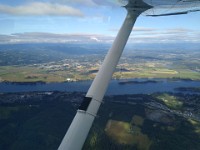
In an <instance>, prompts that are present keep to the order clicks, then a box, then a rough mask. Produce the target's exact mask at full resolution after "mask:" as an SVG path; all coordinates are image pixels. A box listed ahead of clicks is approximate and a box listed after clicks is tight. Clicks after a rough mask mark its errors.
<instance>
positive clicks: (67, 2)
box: [53, 0, 96, 6]
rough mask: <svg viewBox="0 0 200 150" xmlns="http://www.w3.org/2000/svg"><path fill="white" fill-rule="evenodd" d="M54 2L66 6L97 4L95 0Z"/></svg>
mask: <svg viewBox="0 0 200 150" xmlns="http://www.w3.org/2000/svg"><path fill="white" fill-rule="evenodd" d="M53 1H55V2H59V3H65V4H75V5H77V4H78V5H84V6H96V3H95V2H94V1H93V0H53Z"/></svg>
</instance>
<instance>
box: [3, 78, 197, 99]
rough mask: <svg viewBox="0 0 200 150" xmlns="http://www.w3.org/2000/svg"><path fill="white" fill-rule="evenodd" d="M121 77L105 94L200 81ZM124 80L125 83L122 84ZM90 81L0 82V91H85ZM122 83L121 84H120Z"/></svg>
mask: <svg viewBox="0 0 200 150" xmlns="http://www.w3.org/2000/svg"><path fill="white" fill-rule="evenodd" d="M148 81H149V80H148V79H128V80H125V79H121V80H111V81H110V84H109V87H108V90H107V92H106V95H122V94H151V93H155V92H177V91H176V90H175V88H178V87H200V81H187V80H168V79H151V81H153V82H148ZM154 81H155V82H154ZM124 82H125V84H124ZM91 83H92V81H78V82H65V83H45V84H43V83H36V84H17V83H4V82H1V83H0V93H9V92H31V91H66V92H87V90H88V88H89V86H90V85H91ZM120 83H123V84H120Z"/></svg>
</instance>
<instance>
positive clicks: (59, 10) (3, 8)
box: [0, 2, 83, 17]
mask: <svg viewBox="0 0 200 150" xmlns="http://www.w3.org/2000/svg"><path fill="white" fill-rule="evenodd" d="M0 13H3V14H11V15H40V16H41V15H55V16H77V17H82V16H83V13H82V12H81V11H80V10H78V9H76V8H73V7H70V6H66V5H61V4H56V3H43V2H32V3H28V4H24V5H19V6H8V5H0Z"/></svg>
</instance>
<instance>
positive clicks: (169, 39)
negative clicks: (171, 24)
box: [0, 28, 200, 44]
mask: <svg viewBox="0 0 200 150" xmlns="http://www.w3.org/2000/svg"><path fill="white" fill-rule="evenodd" d="M136 31H137V32H135V31H133V34H131V36H130V38H129V42H128V43H185V42H189V43H200V41H199V39H200V31H196V30H187V29H177V28H175V29H167V30H156V29H150V28H147V29H146V28H138V30H136ZM114 39H115V37H113V36H107V35H101V34H86V33H74V34H54V33H40V32H30V33H20V34H12V35H0V44H12V43H94V42H100V43H112V42H113V40H114Z"/></svg>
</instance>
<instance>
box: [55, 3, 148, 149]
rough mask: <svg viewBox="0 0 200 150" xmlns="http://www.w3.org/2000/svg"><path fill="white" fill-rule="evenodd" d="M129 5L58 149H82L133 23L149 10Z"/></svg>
mask: <svg viewBox="0 0 200 150" xmlns="http://www.w3.org/2000/svg"><path fill="white" fill-rule="evenodd" d="M134 4H135V3H134ZM129 6H130V5H128V7H127V10H128V13H127V16H126V18H125V20H124V23H123V25H122V27H121V28H120V30H119V32H118V34H117V37H116V39H115V40H114V43H113V45H112V47H111V48H110V50H109V51H108V53H107V55H106V57H105V59H104V61H103V64H102V66H101V67H100V69H99V71H98V73H97V76H96V77H95V79H94V81H93V83H92V85H91V87H90V88H89V90H88V92H87V94H86V97H85V98H84V100H83V102H82V104H81V106H80V107H79V109H78V111H77V113H76V115H75V117H74V119H73V121H72V123H71V125H70V127H69V129H68V131H67V133H66V135H65V137H64V138H63V140H62V142H61V144H60V146H59V148H58V150H81V148H82V146H83V144H84V142H85V140H86V138H87V135H88V133H89V130H90V128H91V126H92V123H93V121H94V119H95V117H96V115H97V112H98V109H99V107H100V105H101V103H102V99H103V97H104V94H105V92H106V89H107V87H108V84H109V81H110V79H111V78H112V74H113V72H114V71H115V68H116V66H117V64H118V61H119V59H120V56H121V54H122V52H123V49H124V47H125V45H126V43H127V40H128V38H129V35H130V33H131V31H132V28H133V25H134V23H135V21H136V19H137V17H138V16H139V15H140V14H141V13H142V12H143V11H144V10H147V8H143V7H142V8H141V9H139V8H138V7H136V9H137V10H134V9H133V8H130V9H129Z"/></svg>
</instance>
